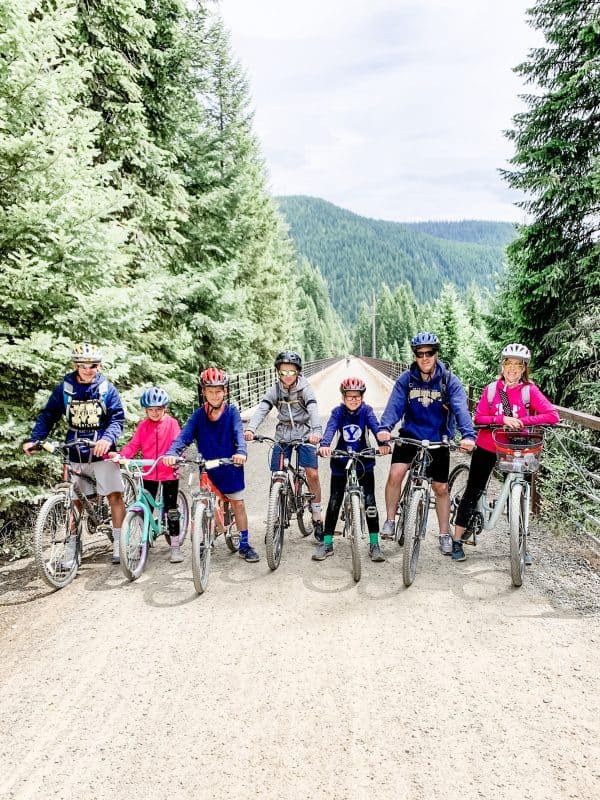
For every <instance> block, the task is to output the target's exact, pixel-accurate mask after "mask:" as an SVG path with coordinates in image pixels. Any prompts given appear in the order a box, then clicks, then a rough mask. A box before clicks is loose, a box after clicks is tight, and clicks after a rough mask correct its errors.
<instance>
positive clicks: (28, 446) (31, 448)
mask: <svg viewBox="0 0 600 800" xmlns="http://www.w3.org/2000/svg"><path fill="white" fill-rule="evenodd" d="M39 449H40V447H39V445H38V443H37V442H24V443H23V452H24V453H25V455H26V456H32V455H33V454H34V453H35V451H36V450H39Z"/></svg>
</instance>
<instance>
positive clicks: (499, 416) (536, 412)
mask: <svg viewBox="0 0 600 800" xmlns="http://www.w3.org/2000/svg"><path fill="white" fill-rule="evenodd" d="M523 386H524V384H523V383H519V384H517V385H516V386H512V387H510V388H508V389H507V388H506V386H505V384H504V381H503V380H502V378H499V380H498V382H497V385H496V394H495V395H494V399H493V400H492V404H491V406H490V404H489V403H488V398H487V386H486V387H485V389H484V390H483V394H482V395H481V399H480V401H479V403H478V404H477V409H476V411H475V425H502V423H503V421H504V411H503V410H502V399H501V397H500V389H504V390H505V391H506V394H507V397H508V400H509V402H510V405H511V408H512V412H513V416H514V417H518V418H519V419H521V420H523V425H525V426H526V427H529V426H530V425H556V424H557V423H558V422H560V417H559V416H558V412H557V411H556V409H555V408H554V406H553V405H552V403H551V402H550V400H548V398H547V397H545V396H544V395H543V394H542V393H541V391H540V390H539V389H538V387H537V386H536V385H535V384H534V383H531V381H530V382H529V387H530V388H529V392H530V396H529V410H527V408H526V407H525V405H524V403H523V397H522V395H521V389H522V388H523ZM475 441H476V444H477V447H481V448H482V449H483V450H489V451H491V452H492V453H493V452H495V450H496V446H495V444H494V440H493V438H492V432H491V431H490V430H482V431H479V433H478V434H477V439H476V440H475Z"/></svg>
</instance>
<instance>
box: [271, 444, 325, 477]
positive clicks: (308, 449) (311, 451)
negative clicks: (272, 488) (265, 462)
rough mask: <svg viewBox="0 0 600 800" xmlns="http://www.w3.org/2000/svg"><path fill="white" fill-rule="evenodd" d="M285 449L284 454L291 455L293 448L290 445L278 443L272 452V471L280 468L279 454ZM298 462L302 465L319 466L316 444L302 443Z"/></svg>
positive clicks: (315, 467) (314, 467)
mask: <svg viewBox="0 0 600 800" xmlns="http://www.w3.org/2000/svg"><path fill="white" fill-rule="evenodd" d="M282 451H283V454H284V456H287V457H288V458H290V457H291V454H292V448H291V447H289V446H285V445H284V446H283V447H280V446H279V445H278V444H276V445H275V446H274V447H273V452H272V453H271V472H274V471H275V470H277V469H279V454H280V453H281V452H282ZM298 463H299V464H300V466H301V467H309V468H310V467H312V468H313V469H317V468H318V461H317V448H316V446H315V445H314V444H301V445H300V447H299V448H298Z"/></svg>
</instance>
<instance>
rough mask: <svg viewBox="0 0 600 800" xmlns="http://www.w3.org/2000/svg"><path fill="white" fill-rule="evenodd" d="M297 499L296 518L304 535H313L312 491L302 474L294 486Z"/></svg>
mask: <svg viewBox="0 0 600 800" xmlns="http://www.w3.org/2000/svg"><path fill="white" fill-rule="evenodd" d="M294 494H295V496H296V497H295V500H296V509H297V511H296V519H297V520H298V528H299V529H300V533H301V534H302V536H311V535H312V533H313V531H314V527H315V526H314V525H313V519H312V492H311V491H310V489H309V488H308V481H307V480H306V477H305V476H304V475H301V476H300V478H299V479H298V481H297V483H296V485H295V486H294Z"/></svg>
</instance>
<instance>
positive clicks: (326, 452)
mask: <svg viewBox="0 0 600 800" xmlns="http://www.w3.org/2000/svg"><path fill="white" fill-rule="evenodd" d="M317 453H318V454H319V455H320V456H321V458H329V456H330V455H331V447H319V449H318V450H317Z"/></svg>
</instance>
